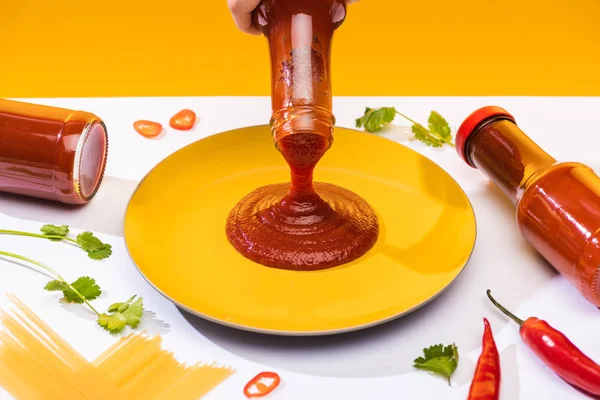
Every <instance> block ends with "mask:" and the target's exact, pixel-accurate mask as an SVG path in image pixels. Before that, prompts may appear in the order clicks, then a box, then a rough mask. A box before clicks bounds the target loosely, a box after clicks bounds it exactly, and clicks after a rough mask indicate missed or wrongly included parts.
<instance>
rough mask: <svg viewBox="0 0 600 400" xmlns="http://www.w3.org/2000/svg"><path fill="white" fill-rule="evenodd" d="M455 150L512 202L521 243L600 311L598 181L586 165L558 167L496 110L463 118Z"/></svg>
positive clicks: (504, 113) (491, 108)
mask: <svg viewBox="0 0 600 400" xmlns="http://www.w3.org/2000/svg"><path fill="white" fill-rule="evenodd" d="M456 149H457V151H458V154H459V155H460V156H461V157H462V158H463V160H464V161H465V162H466V163H467V164H469V165H470V166H471V167H474V168H477V169H479V170H481V171H482V172H483V173H484V174H485V175H486V176H487V177H488V178H489V179H490V180H491V181H492V182H494V183H495V184H496V185H497V186H498V187H499V188H500V189H501V190H502V191H503V192H504V194H505V195H506V196H507V197H508V198H509V199H510V200H511V201H512V202H513V204H514V205H515V206H516V209H517V223H518V226H519V229H520V231H521V233H522V234H523V236H524V238H525V239H526V240H527V241H528V242H529V243H530V244H531V245H532V246H533V247H534V248H535V249H536V250H537V251H538V252H539V253H540V254H541V255H542V256H543V257H544V258H545V259H546V260H547V261H548V262H549V263H550V264H551V265H552V266H554V268H556V270H557V271H558V272H560V273H561V274H562V275H563V276H564V277H566V278H567V279H568V280H569V281H570V282H571V283H572V284H573V285H574V286H575V287H576V288H577V290H578V291H579V292H580V293H581V294H582V295H583V296H584V297H585V298H586V299H587V300H588V301H590V302H591V303H593V304H594V305H596V306H597V307H600V177H598V175H596V174H595V173H594V171H593V170H592V169H591V168H589V167H588V166H586V165H583V164H580V163H576V162H557V161H556V160H555V159H554V158H553V157H552V156H550V155H549V154H547V153H546V152H545V151H544V150H542V149H541V148H540V147H539V146H538V145H536V144H535V143H534V142H533V141H532V140H531V139H530V138H529V137H528V136H527V135H526V134H525V133H524V132H523V131H521V129H519V127H518V126H517V124H516V122H515V119H514V118H513V116H512V115H511V114H509V113H508V112H507V111H506V110H504V109H502V108H500V107H495V106H488V107H483V108H481V109H479V110H476V111H475V112H473V113H472V114H471V115H470V116H468V117H467V118H466V119H465V121H464V122H463V123H462V125H461V126H460V128H459V130H458V132H457V134H456Z"/></svg>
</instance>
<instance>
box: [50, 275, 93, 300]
mask: <svg viewBox="0 0 600 400" xmlns="http://www.w3.org/2000/svg"><path fill="white" fill-rule="evenodd" d="M72 288H74V289H75V290H77V291H78V292H79V294H81V295H82V296H83V297H84V298H85V299H86V300H94V299H96V298H98V296H100V295H101V294H102V290H101V289H100V286H98V285H97V284H96V281H95V280H94V279H93V278H90V277H89V276H82V277H81V278H79V279H77V280H76V281H75V282H73V283H71V286H69V285H68V284H67V282H65V281H60V280H54V281H50V282H48V283H47V284H46V286H45V287H44V289H45V290H48V291H61V292H63V296H64V299H65V300H66V301H67V302H69V303H79V304H81V303H83V299H82V298H81V297H79V295H78V294H77V293H75V291H74V290H73V289H72Z"/></svg>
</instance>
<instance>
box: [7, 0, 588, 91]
mask: <svg viewBox="0 0 600 400" xmlns="http://www.w3.org/2000/svg"><path fill="white" fill-rule="evenodd" d="M298 1H301V0H298ZM0 38H1V39H2V45H1V47H0V97H52V96H85V97H89V96H158V95H169V96H170V95H173V96H186V95H192V96H193V95H268V94H269V64H268V52H267V44H266V39H264V38H262V37H254V36H248V35H244V34H241V33H239V32H238V31H236V29H235V28H234V25H233V22H232V21H231V19H230V15H229V12H228V10H227V7H226V0H169V1H164V0H163V1H152V0H143V1H142V0H118V1H117V0H95V1H94V0H53V1H46V0H0ZM599 74H600V1H598V0H546V1H541V0H505V1H500V0H456V1H447V0H414V1H413V0H361V1H359V2H358V3H356V4H353V5H351V6H350V7H349V14H348V19H347V20H346V23H345V24H344V25H343V26H342V27H341V29H340V30H339V31H338V32H337V34H336V37H335V39H334V48H333V85H334V94H335V95H599V94H600V78H599Z"/></svg>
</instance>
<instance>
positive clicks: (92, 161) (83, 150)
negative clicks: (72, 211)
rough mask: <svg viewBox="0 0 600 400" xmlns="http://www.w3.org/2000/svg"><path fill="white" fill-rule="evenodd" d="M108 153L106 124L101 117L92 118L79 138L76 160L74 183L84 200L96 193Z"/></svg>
mask: <svg viewBox="0 0 600 400" xmlns="http://www.w3.org/2000/svg"><path fill="white" fill-rule="evenodd" d="M107 153H108V134H107V130H106V126H105V125H104V123H103V122H102V121H101V120H99V119H94V120H91V121H90V122H88V123H87V124H86V126H85V128H84V130H83V132H82V134H81V136H80V138H79V143H78V144H77V150H76V152H75V160H74V169H73V184H74V186H75V193H77V195H78V196H79V197H81V199H82V200H84V201H89V200H91V199H92V198H93V197H94V196H95V195H96V192H97V191H98V189H99V187H100V184H101V183H102V179H103V177H104V171H105V169H106V157H107Z"/></svg>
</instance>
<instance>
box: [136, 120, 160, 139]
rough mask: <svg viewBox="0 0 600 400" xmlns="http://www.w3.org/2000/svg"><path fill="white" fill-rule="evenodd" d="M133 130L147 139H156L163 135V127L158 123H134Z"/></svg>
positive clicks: (140, 121) (143, 121)
mask: <svg viewBox="0 0 600 400" xmlns="http://www.w3.org/2000/svg"><path fill="white" fill-rule="evenodd" d="M133 128H134V129H135V130H136V131H137V133H139V134H140V135H142V136H144V137H146V138H155V137H157V136H158V135H160V134H161V133H162V130H163V127H162V125H161V124H159V123H158V122H154V121H146V120H143V119H142V120H139V121H135V122H134V123H133Z"/></svg>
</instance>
